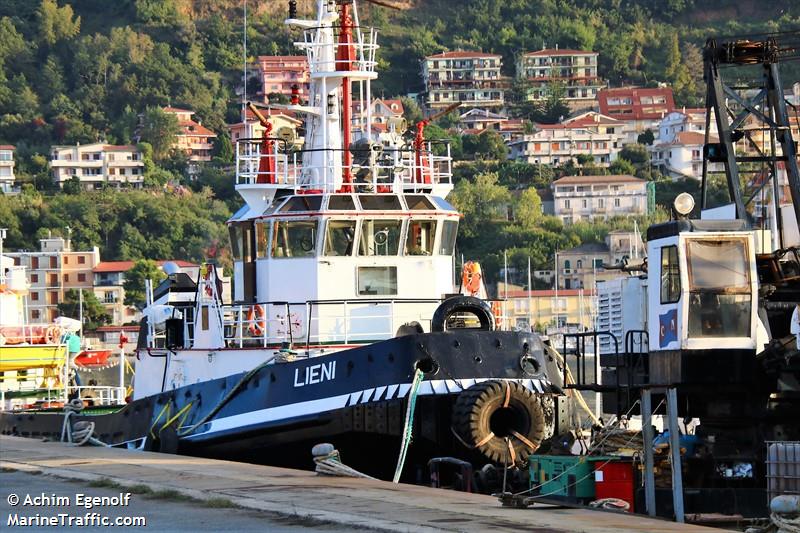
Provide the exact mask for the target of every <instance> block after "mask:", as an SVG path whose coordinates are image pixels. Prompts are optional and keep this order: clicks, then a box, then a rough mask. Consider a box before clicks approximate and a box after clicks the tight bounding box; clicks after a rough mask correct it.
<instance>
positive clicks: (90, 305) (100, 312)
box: [58, 289, 111, 331]
mask: <svg viewBox="0 0 800 533" xmlns="http://www.w3.org/2000/svg"><path fill="white" fill-rule="evenodd" d="M58 314H59V315H61V316H65V317H68V318H74V319H78V317H80V316H81V295H80V293H79V292H78V290H76V289H69V290H68V291H67V292H66V293H64V300H63V301H62V302H61V303H60V304H58ZM109 322H111V315H109V314H108V312H106V309H105V307H103V304H101V303H100V300H98V299H97V296H95V294H94V292H92V291H88V290H87V291H83V327H84V329H87V330H90V331H92V330H95V329H97V328H98V327H100V326H102V325H103V324H108V323H109Z"/></svg>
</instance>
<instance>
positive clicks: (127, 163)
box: [50, 143, 144, 189]
mask: <svg viewBox="0 0 800 533" xmlns="http://www.w3.org/2000/svg"><path fill="white" fill-rule="evenodd" d="M50 168H51V169H52V171H53V179H54V180H55V182H56V183H57V184H58V186H59V187H63V186H64V182H66V181H67V180H70V179H72V178H73V177H74V176H77V177H78V179H79V180H80V182H81V185H82V186H83V187H84V188H86V189H100V188H102V187H104V186H106V185H109V186H112V187H117V188H121V187H134V188H138V187H141V186H142V183H143V182H144V161H142V154H141V152H139V149H138V148H137V147H136V146H132V145H127V146H115V145H111V144H105V143H92V144H83V145H81V144H78V145H76V146H53V147H52V148H51V150H50Z"/></svg>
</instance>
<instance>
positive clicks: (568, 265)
mask: <svg viewBox="0 0 800 533" xmlns="http://www.w3.org/2000/svg"><path fill="white" fill-rule="evenodd" d="M564 268H565V269H566V270H569V269H570V268H572V263H571V262H570V260H569V259H565V260H564Z"/></svg>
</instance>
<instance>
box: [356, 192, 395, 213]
mask: <svg viewBox="0 0 800 533" xmlns="http://www.w3.org/2000/svg"><path fill="white" fill-rule="evenodd" d="M358 199H359V201H360V202H361V207H362V208H363V209H364V210H365V211H399V210H400V209H402V208H403V206H402V205H400V198H399V197H397V196H395V195H393V194H392V195H382V194H360V195H358Z"/></svg>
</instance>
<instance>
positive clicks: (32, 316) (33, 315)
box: [31, 309, 42, 320]
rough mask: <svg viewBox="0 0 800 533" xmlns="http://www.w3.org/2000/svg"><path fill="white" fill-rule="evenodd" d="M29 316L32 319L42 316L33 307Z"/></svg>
mask: <svg viewBox="0 0 800 533" xmlns="http://www.w3.org/2000/svg"><path fill="white" fill-rule="evenodd" d="M31 318H32V319H33V320H39V319H40V318H42V314H41V313H40V312H39V310H38V309H34V310H32V311H31Z"/></svg>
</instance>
